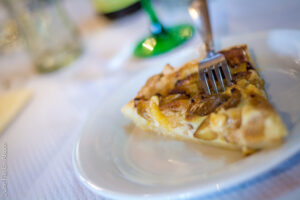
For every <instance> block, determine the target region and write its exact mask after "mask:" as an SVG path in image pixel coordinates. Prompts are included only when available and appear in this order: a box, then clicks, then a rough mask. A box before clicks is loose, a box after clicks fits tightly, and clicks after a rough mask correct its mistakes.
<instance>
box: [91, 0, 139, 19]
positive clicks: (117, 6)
mask: <svg viewBox="0 0 300 200" xmlns="http://www.w3.org/2000/svg"><path fill="white" fill-rule="evenodd" d="M92 2H93V5H94V6H95V9H96V11H97V12H99V13H100V14H102V15H104V16H106V17H108V18H110V19H116V18H120V17H123V16H126V15H128V14H131V13H133V12H135V11H137V10H139V9H140V8H141V4H140V0H92Z"/></svg>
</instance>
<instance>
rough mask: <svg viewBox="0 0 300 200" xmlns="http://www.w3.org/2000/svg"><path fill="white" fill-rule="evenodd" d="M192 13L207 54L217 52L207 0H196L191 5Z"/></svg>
mask: <svg viewBox="0 0 300 200" xmlns="http://www.w3.org/2000/svg"><path fill="white" fill-rule="evenodd" d="M193 10H194V11H193ZM190 14H191V16H192V19H193V21H194V24H195V26H196V28H197V30H198V31H199V33H200V34H201V36H202V39H203V42H204V45H205V50H206V53H207V56H211V55H213V54H215V51H214V44H213V35H212V30H211V24H210V18H209V12H208V6H207V1H206V0H194V2H193V3H192V5H191V6H190Z"/></svg>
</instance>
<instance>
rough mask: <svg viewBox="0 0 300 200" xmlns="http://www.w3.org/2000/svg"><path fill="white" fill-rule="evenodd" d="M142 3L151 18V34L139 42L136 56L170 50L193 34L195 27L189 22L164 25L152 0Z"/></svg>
mask: <svg viewBox="0 0 300 200" xmlns="http://www.w3.org/2000/svg"><path fill="white" fill-rule="evenodd" d="M141 4H142V7H143V8H144V10H145V11H146V12H147V13H148V15H149V17H150V20H151V25H150V31H151V35H150V36H148V37H146V38H144V39H142V40H141V41H140V42H139V43H138V45H137V46H136V48H135V49H134V55H135V56H136V57H140V58H146V57H151V56H156V55H159V54H162V53H165V52H168V51H170V50H172V49H174V48H175V47H177V46H179V45H181V44H183V43H184V42H186V41H187V40H188V39H189V38H191V37H192V36H193V34H194V28H193V27H192V26H191V25H189V24H181V25H177V26H172V27H164V26H163V25H162V23H161V22H160V21H159V19H158V18H157V16H156V14H155V12H154V10H153V8H152V4H151V0H141Z"/></svg>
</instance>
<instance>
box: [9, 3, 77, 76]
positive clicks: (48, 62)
mask: <svg viewBox="0 0 300 200" xmlns="http://www.w3.org/2000/svg"><path fill="white" fill-rule="evenodd" d="M5 3H6V6H7V8H8V9H9V11H10V13H11V14H12V15H13V17H15V19H16V21H17V23H18V27H19V28H20V32H21V34H22V35H23V36H24V38H25V41H26V43H27V47H28V50H29V52H28V53H29V55H30V56H31V57H32V59H33V62H34V64H35V66H36V69H37V70H38V71H39V72H51V71H54V70H56V69H59V68H61V67H63V66H66V65H68V64H69V63H70V62H72V61H73V60H74V59H75V58H76V57H77V56H78V55H79V54H80V49H81V45H80V41H79V37H78V34H77V32H76V30H75V27H74V26H73V23H72V22H71V21H70V19H69V18H68V16H67V14H66V11H65V10H64V9H63V7H62V5H61V2H60V1H57V0H5Z"/></svg>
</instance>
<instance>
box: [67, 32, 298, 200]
mask: <svg viewBox="0 0 300 200" xmlns="http://www.w3.org/2000/svg"><path fill="white" fill-rule="evenodd" d="M283 30H286V29H283ZM291 30H292V29H291ZM269 32H270V31H263V32H259V33H265V34H266V33H269ZM256 34H257V33H256ZM150 71H151V70H150V68H146V69H145V70H143V71H141V72H139V73H138V74H136V75H135V76H134V78H132V80H130V81H129V82H128V83H127V84H125V85H123V86H122V87H121V88H119V89H118V90H117V91H115V92H114V93H113V94H112V95H110V96H109V97H108V98H107V99H106V100H105V101H104V102H102V103H100V104H99V106H97V108H96V109H95V111H94V112H93V113H92V114H90V116H89V118H88V120H87V121H86V123H85V125H84V127H83V128H82V129H81V131H80V134H79V135H78V137H77V139H76V142H75V145H74V149H73V151H72V164H73V167H74V171H75V174H76V176H77V177H78V178H79V179H80V181H81V182H82V183H83V184H84V185H85V186H86V187H87V188H89V189H91V190H92V191H93V192H95V193H96V194H98V195H101V196H104V197H108V198H113V199H149V198H150V199H173V198H174V199H182V198H187V197H188V198H193V197H194V198H195V197H202V196H205V195H208V194H212V193H214V192H218V191H224V190H227V189H229V188H232V187H234V186H237V185H239V184H241V183H243V182H245V181H251V180H253V179H256V178H257V177H259V176H262V175H263V174H264V173H266V172H268V171H270V170H272V169H275V168H276V167H277V166H278V165H279V164H280V163H283V162H285V161H287V160H289V159H290V158H291V157H293V156H294V155H296V154H297V153H298V152H299V151H300V146H299V147H298V146H292V147H290V148H288V149H286V150H285V151H286V154H285V156H284V157H275V159H273V160H270V161H269V162H267V163H266V165H260V166H259V167H258V168H256V169H255V170H251V171H250V172H249V173H243V174H239V176H236V177H235V178H233V179H225V180H224V179H222V180H221V181H220V182H221V184H222V187H221V190H218V188H217V186H216V185H215V184H212V183H210V184H208V185H201V186H200V187H199V186H198V187H197V186H192V187H188V188H189V189H188V190H187V189H182V188H181V189H180V190H178V191H176V192H173V191H172V192H161V193H160V194H156V193H155V194H145V195H142V196H141V195H140V194H127V193H123V192H117V191H114V190H109V189H105V188H101V187H100V186H95V185H93V184H92V183H90V182H89V181H88V180H87V178H85V177H84V176H83V173H82V172H80V167H79V166H78V162H79V161H78V160H77V158H78V155H77V153H78V149H79V146H80V141H81V140H82V138H83V137H84V135H85V133H86V131H85V130H86V129H87V126H88V124H89V123H90V122H91V121H92V120H93V119H94V117H95V116H96V115H97V113H99V111H100V110H102V109H103V108H104V107H105V104H107V103H108V99H110V98H113V97H114V96H117V95H116V94H117V93H118V91H120V90H122V89H123V88H126V86H128V85H130V84H132V83H133V82H135V81H136V79H139V78H140V77H141V76H145V74H147V73H149V72H150ZM152 72H153V71H152ZM297 125H299V124H296V125H295V127H294V129H296V127H297ZM293 132H295V130H292V131H290V134H295V133H293ZM237 177H238V178H237ZM182 190H183V191H182Z"/></svg>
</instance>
